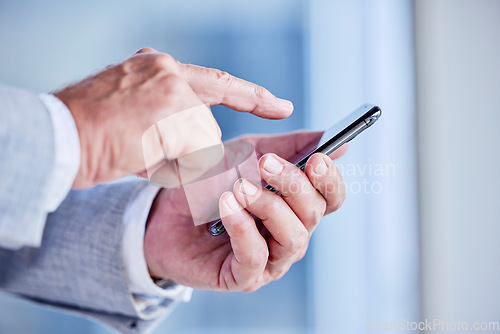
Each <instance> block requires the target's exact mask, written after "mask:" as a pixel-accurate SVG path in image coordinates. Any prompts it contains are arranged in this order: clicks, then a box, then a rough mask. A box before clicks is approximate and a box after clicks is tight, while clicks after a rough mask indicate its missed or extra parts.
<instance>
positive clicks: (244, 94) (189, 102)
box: [54, 48, 293, 188]
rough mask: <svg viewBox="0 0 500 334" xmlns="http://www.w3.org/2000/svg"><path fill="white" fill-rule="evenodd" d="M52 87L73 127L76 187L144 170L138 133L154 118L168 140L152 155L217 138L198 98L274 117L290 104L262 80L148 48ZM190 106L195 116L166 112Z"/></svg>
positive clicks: (184, 150) (176, 152)
mask: <svg viewBox="0 0 500 334" xmlns="http://www.w3.org/2000/svg"><path fill="white" fill-rule="evenodd" d="M54 95H55V96H56V97H57V98H59V99H60V100H61V101H62V102H63V103H64V104H65V105H66V106H67V107H68V109H69V110H70V111H71V113H72V115H73V118H74V120H75V123H76V126H77V128H78V133H79V138H80V147H81V160H80V168H79V170H78V174H77V176H76V178H75V181H74V183H73V187H74V188H82V187H89V186H93V185H95V184H97V183H101V182H106V181H111V180H114V179H117V178H120V177H122V176H125V175H127V174H139V173H141V172H144V171H145V169H146V167H148V166H146V165H145V162H144V152H143V142H142V141H143V135H144V134H145V132H146V131H147V130H148V129H149V128H151V127H152V126H155V124H159V123H158V122H160V121H163V124H167V126H166V128H165V129H168V131H167V132H168V133H165V135H166V136H167V137H168V142H165V141H166V140H163V143H162V144H163V145H162V146H163V149H164V150H165V151H164V152H161V154H160V155H153V158H154V159H156V160H157V162H158V163H160V162H161V160H163V159H165V158H166V157H168V158H169V159H176V158H178V157H182V156H184V155H186V154H188V153H191V152H193V151H196V150H198V149H200V148H203V147H200V146H199V145H206V146H205V147H207V146H210V145H213V144H216V143H219V142H220V138H221V133H220V129H219V127H218V125H217V123H216V122H215V119H214V118H213V116H212V115H211V113H210V111H209V110H208V108H206V106H205V105H204V103H207V104H210V105H216V104H223V105H226V106H228V107H230V108H232V109H234V110H237V111H242V112H250V113H253V114H255V115H257V116H259V117H263V118H273V119H279V118H285V117H288V116H289V115H290V113H291V112H292V110H293V106H292V104H291V103H290V102H288V101H284V100H281V99H278V98H276V97H275V96H274V95H272V94H271V93H269V92H268V91H267V90H266V89H264V88H262V87H260V86H257V85H254V84H251V83H249V82H246V81H244V80H241V79H238V78H234V77H232V76H230V75H229V74H227V73H225V72H221V71H219V70H216V69H208V68H203V67H198V66H193V65H184V64H181V63H178V62H177V61H175V60H174V59H173V58H172V57H171V56H169V55H167V54H164V53H158V52H157V51H155V50H153V49H149V48H145V49H141V50H139V51H138V52H137V53H135V54H134V55H133V56H131V57H130V58H128V59H126V60H125V61H123V62H121V63H119V64H116V65H111V66H108V67H107V68H106V69H104V70H103V71H101V72H99V73H97V74H95V75H92V76H90V77H88V78H86V79H84V80H82V81H80V82H77V83H76V84H73V85H70V86H68V87H66V88H64V89H63V90H61V91H59V92H57V93H55V94H54ZM192 108H199V110H200V112H196V113H195V114H189V115H200V116H199V117H190V116H189V115H188V114H186V115H188V116H187V117H181V118H179V117H176V118H171V119H176V120H177V121H178V120H179V119H181V120H182V121H181V122H180V123H179V124H177V123H176V124H174V125H173V124H170V123H168V122H169V116H174V115H178V114H179V113H181V112H183V111H186V110H188V109H192ZM204 108H206V110H203V109H204ZM159 131H160V132H161V131H162V129H159ZM163 134H164V133H162V135H163ZM150 162H151V161H150Z"/></svg>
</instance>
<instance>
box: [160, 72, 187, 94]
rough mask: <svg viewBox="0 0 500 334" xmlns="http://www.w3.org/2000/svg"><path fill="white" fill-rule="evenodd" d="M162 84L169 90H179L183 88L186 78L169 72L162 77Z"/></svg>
mask: <svg viewBox="0 0 500 334" xmlns="http://www.w3.org/2000/svg"><path fill="white" fill-rule="evenodd" d="M162 84H163V86H164V87H165V89H166V90H167V91H170V92H179V91H180V90H182V88H183V85H184V80H183V79H182V78H181V77H179V76H178V75H176V74H167V75H165V76H164V77H163V78H162Z"/></svg>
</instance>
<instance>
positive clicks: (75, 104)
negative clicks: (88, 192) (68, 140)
mask: <svg viewBox="0 0 500 334" xmlns="http://www.w3.org/2000/svg"><path fill="white" fill-rule="evenodd" d="M73 95H74V94H73V93H72V89H71V86H70V87H67V88H65V89H64V90H62V91H60V92H57V93H54V96H55V97H57V98H58V99H59V100H60V101H61V102H62V103H63V104H64V105H65V106H66V108H68V110H69V111H70V113H71V115H72V116H73V120H74V121H75V125H76V128H77V131H78V138H79V142H80V165H79V168H78V172H77V174H76V177H75V179H74V181H73V185H72V187H73V188H87V187H91V186H93V185H95V184H96V183H97V182H96V181H97V180H96V172H95V171H96V168H95V166H93V162H92V161H96V159H92V155H91V153H94V155H96V153H97V152H95V151H96V150H95V148H97V147H100V145H99V137H98V136H97V134H96V133H95V129H94V127H92V126H89V123H90V122H89V120H88V119H86V118H87V117H88V115H86V114H88V113H85V112H84V111H85V109H88V108H85V107H84V106H82V105H80V103H79V99H78V98H77V97H75V96H73ZM91 146H92V147H91ZM97 155H98V154H97Z"/></svg>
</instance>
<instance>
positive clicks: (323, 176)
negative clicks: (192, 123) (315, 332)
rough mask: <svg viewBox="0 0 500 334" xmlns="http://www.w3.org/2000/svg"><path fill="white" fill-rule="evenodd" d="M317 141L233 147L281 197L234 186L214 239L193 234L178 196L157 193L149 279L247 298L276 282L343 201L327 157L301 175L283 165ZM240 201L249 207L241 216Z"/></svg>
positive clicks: (147, 248)
mask: <svg viewBox="0 0 500 334" xmlns="http://www.w3.org/2000/svg"><path fill="white" fill-rule="evenodd" d="M317 136H318V133H314V132H298V133H292V134H287V135H278V136H253V137H246V138H241V139H239V140H245V141H247V142H249V143H251V144H253V145H254V147H255V148H256V152H257V154H258V156H259V157H260V162H259V170H260V173H261V176H262V178H263V179H264V180H265V181H266V182H268V183H269V184H271V185H272V186H273V187H275V188H276V189H277V190H279V191H280V193H281V194H283V197H280V196H279V195H277V194H275V193H273V192H270V191H268V190H267V189H264V188H261V187H260V186H258V185H255V184H253V185H249V184H247V183H246V181H243V182H242V181H241V180H239V181H237V182H236V184H235V185H234V189H233V192H227V193H224V194H223V195H222V196H221V198H220V202H219V207H220V210H221V214H223V215H224V216H225V217H224V218H223V219H222V221H223V223H224V226H225V228H226V230H227V233H225V234H223V235H221V236H218V237H213V236H212V235H210V233H209V232H208V230H207V226H206V225H201V226H194V224H193V220H192V218H191V216H190V213H189V208H188V205H187V202H186V198H185V196H184V193H183V191H182V190H179V189H163V190H161V191H160V193H159V194H158V196H157V198H156V199H155V201H154V203H153V206H152V208H151V211H150V216H149V219H148V223H147V228H146V233H145V237H144V252H145V257H146V262H147V264H148V268H149V270H150V274H151V275H152V276H154V277H163V278H169V279H171V280H173V281H175V282H177V283H179V284H183V285H187V286H191V287H194V288H199V289H209V290H215V291H247V292H248V291H254V290H256V289H258V288H260V287H261V286H263V285H265V284H267V283H269V282H271V281H273V280H276V279H279V278H280V277H282V276H283V275H284V274H285V273H286V272H287V271H288V269H289V268H290V266H291V265H292V264H293V263H294V262H296V261H298V260H300V259H301V258H302V257H303V256H304V254H305V252H306V250H307V246H308V242H309V238H310V236H311V234H312V232H313V230H314V229H315V227H316V226H317V224H318V222H319V220H320V219H321V217H323V215H324V214H328V213H330V212H333V211H335V210H337V209H338V208H339V207H340V206H341V205H342V202H343V200H344V198H345V187H344V184H343V181H342V177H341V176H340V173H339V172H338V169H337V168H336V166H335V165H334V163H333V162H332V160H331V158H330V157H328V156H326V155H324V154H320V153H318V154H315V155H313V156H312V157H311V158H310V159H309V161H308V163H307V166H306V169H305V173H303V172H302V171H300V170H299V169H298V168H297V167H295V166H294V165H292V164H291V163H289V162H287V161H286V160H284V159H283V158H290V157H291V156H292V155H293V154H294V153H295V152H298V151H299V150H300V149H301V148H303V147H304V146H305V145H306V144H308V143H309V142H311V141H312V140H313V139H314V138H316V137H317ZM345 150H346V147H342V148H340V149H339V150H337V151H336V152H334V153H333V154H332V158H336V157H338V156H340V155H342V154H343V153H344V152H345ZM268 152H273V153H272V154H266V153H268ZM280 156H281V157H283V158H281V157H280ZM273 158H274V159H275V160H273ZM279 170H280V171H279ZM245 197H248V199H249V202H250V203H251V204H250V205H248V206H246V208H245V209H243V208H242V205H241V204H240V203H245ZM252 215H254V216H255V217H257V219H255V220H254V218H253V217H252Z"/></svg>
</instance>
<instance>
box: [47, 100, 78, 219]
mask: <svg viewBox="0 0 500 334" xmlns="http://www.w3.org/2000/svg"><path fill="white" fill-rule="evenodd" d="M38 97H39V98H40V100H41V101H42V102H43V104H44V105H45V107H46V108H47V109H48V111H49V114H50V118H51V120H52V127H53V130H54V151H55V162H54V168H53V170H52V173H51V174H50V176H49V179H48V180H47V181H48V182H47V189H46V191H47V192H46V196H45V208H46V210H47V211H48V212H53V211H55V210H56V209H57V207H58V206H59V205H60V204H61V203H62V201H63V200H64V198H65V197H66V195H67V194H68V192H69V191H70V190H71V186H72V185H73V181H74V180H75V177H76V174H77V173H78V168H79V167H80V139H79V138H78V130H77V128H76V124H75V120H74V119H73V115H71V112H70V111H69V109H68V108H67V107H66V106H65V105H64V103H62V102H61V101H60V100H59V99H58V98H57V97H55V96H54V95H51V94H40V95H39V96H38Z"/></svg>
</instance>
